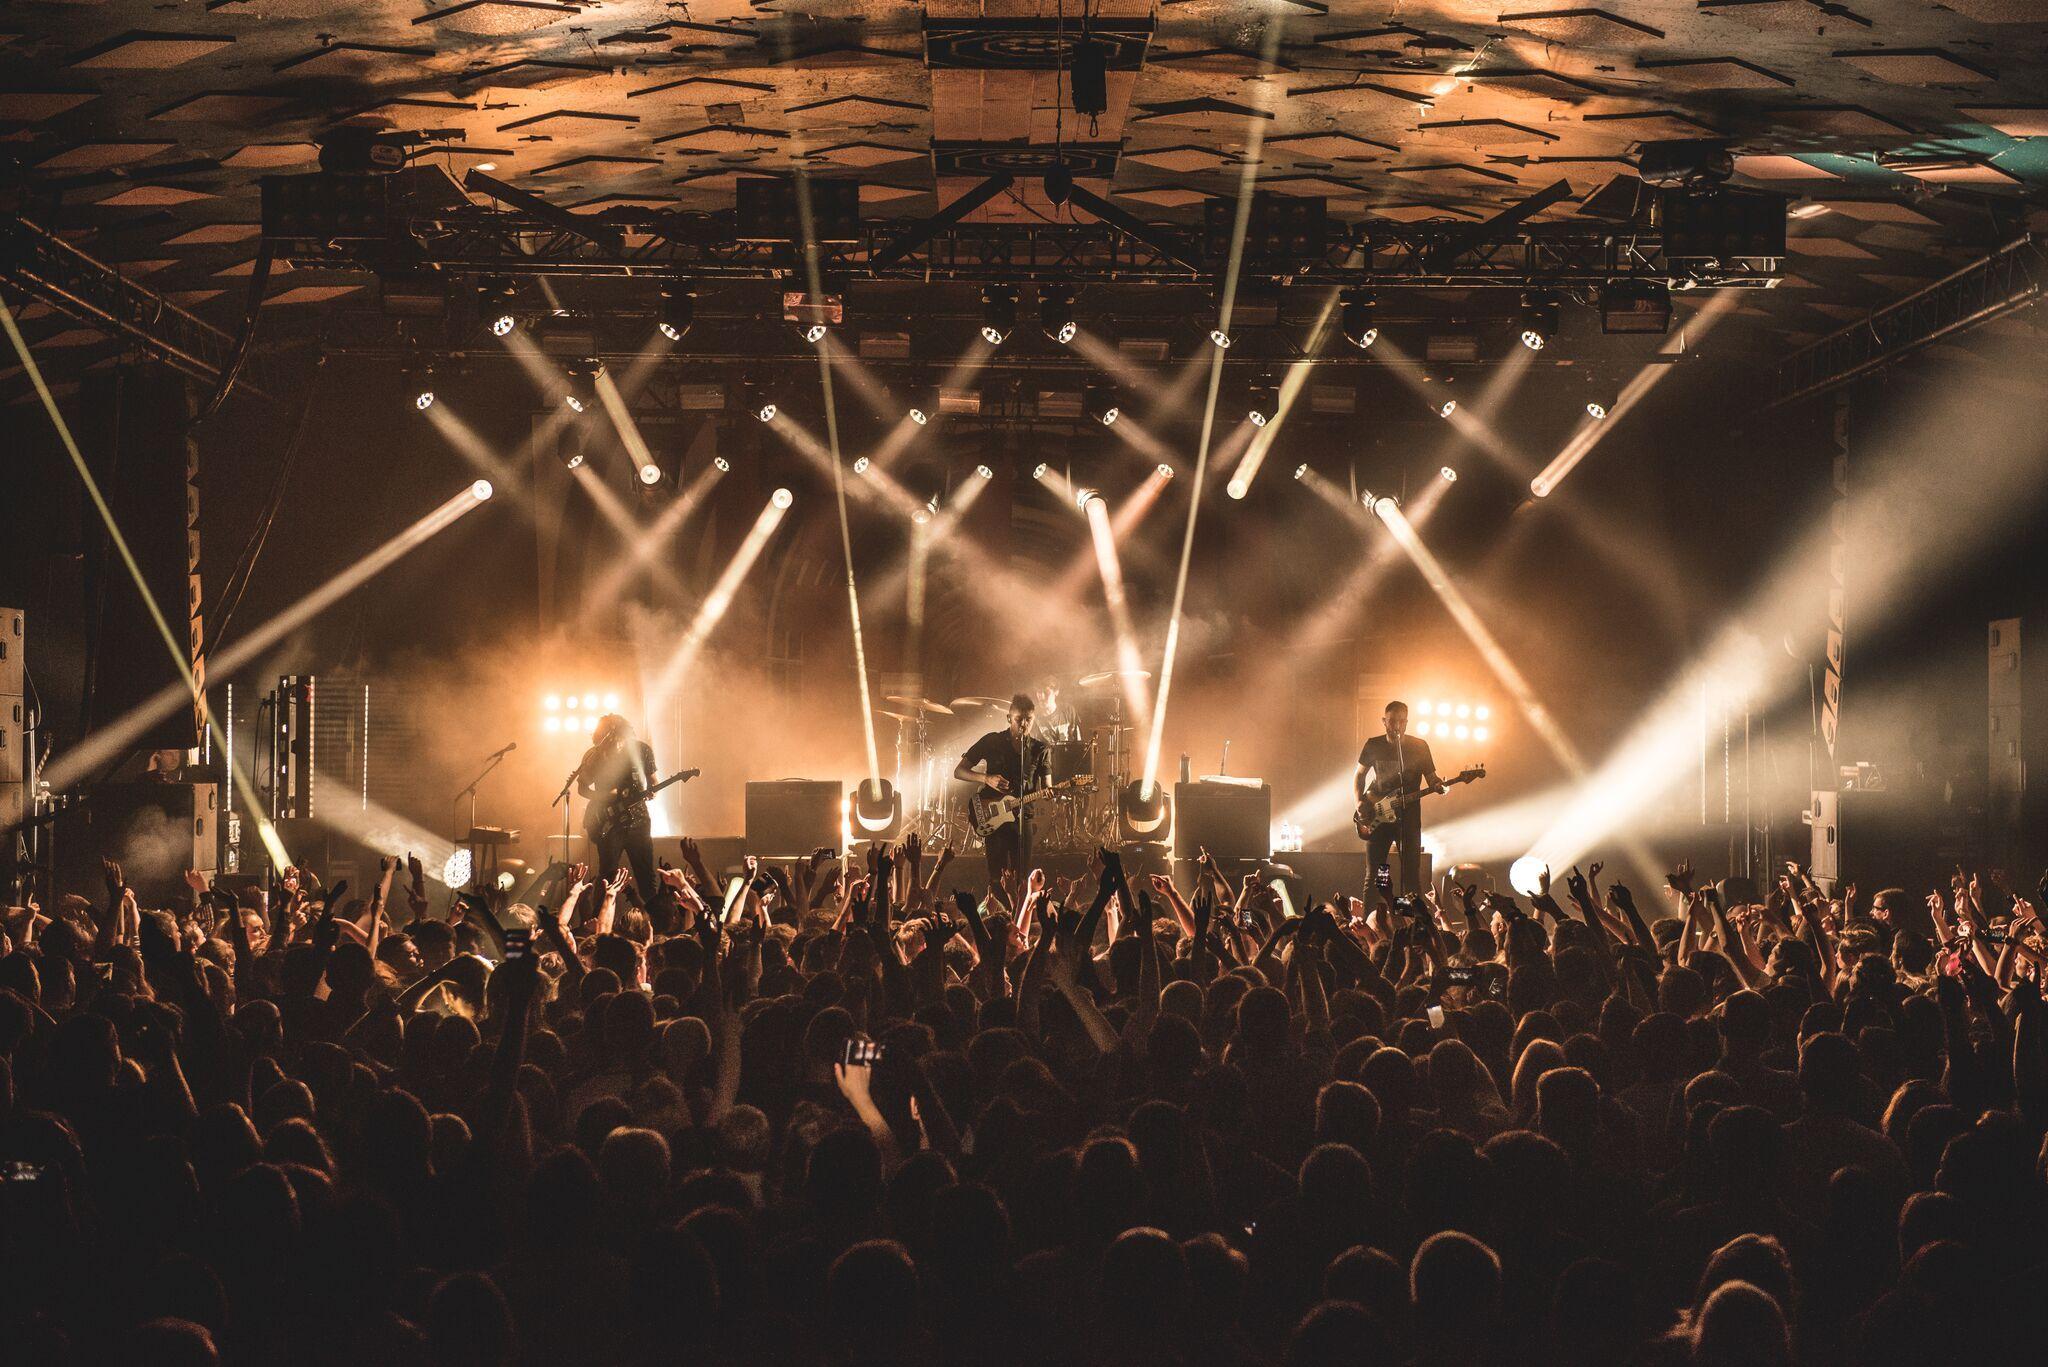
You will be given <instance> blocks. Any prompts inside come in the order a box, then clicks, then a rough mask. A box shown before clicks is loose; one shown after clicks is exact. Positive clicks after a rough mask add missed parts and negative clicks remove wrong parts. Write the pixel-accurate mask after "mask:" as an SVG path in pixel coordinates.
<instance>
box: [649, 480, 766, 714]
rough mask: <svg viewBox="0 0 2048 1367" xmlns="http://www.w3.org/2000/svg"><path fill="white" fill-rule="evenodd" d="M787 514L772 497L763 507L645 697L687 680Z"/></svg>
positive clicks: (658, 694) (663, 694)
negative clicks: (714, 631) (741, 585)
mask: <svg viewBox="0 0 2048 1367" xmlns="http://www.w3.org/2000/svg"><path fill="white" fill-rule="evenodd" d="M787 511H788V509H787V508H785V507H784V506H783V505H782V504H780V503H778V502H777V501H776V500H775V499H773V498H770V499H769V500H768V502H767V503H766V504H765V505H763V507H762V509H761V511H760V513H759V515H757V516H756V517H755V518H754V525H753V526H752V527H750V528H749V529H748V530H747V535H746V538H745V539H744V540H743V541H741V542H740V545H739V549H738V550H736V551H734V552H733V557H732V559H731V560H730V561H728V562H727V564H726V567H725V568H724V569H723V570H722V571H720V572H719V576H718V579H717V582H715V583H714V584H712V586H711V591H710V592H709V593H707V594H705V595H704V601H703V602H701V603H699V604H698V605H697V615H696V616H695V617H694V618H693V619H692V620H691V622H690V627H689V630H688V631H685V632H684V633H683V639H682V640H681V641H680V642H679V643H677V645H676V648H675V650H674V652H673V653H671V654H670V656H669V658H668V662H667V663H666V664H664V665H663V666H662V667H661V673H660V674H658V675H656V676H655V682H654V685H653V687H651V688H648V689H647V690H646V694H647V696H648V697H650V698H664V697H667V696H669V695H670V694H672V693H674V692H675V691H676V689H677V688H678V687H679V686H680V685H681V684H682V682H683V681H684V680H685V679H687V678H689V676H690V667H691V666H692V665H694V664H695V663H696V662H697V656H698V655H699V654H700V653H702V651H703V649H704V643H705V642H706V641H708V640H709V639H710V638H711V632H712V629H713V628H715V627H716V626H717V625H718V624H719V622H721V621H723V620H724V618H725V614H726V613H727V611H729V610H730V609H731V607H732V600H733V596H734V595H735V594H737V593H738V592H739V587H740V584H741V583H742V582H744V581H745V579H746V577H747V571H748V570H751V569H752V568H753V567H754V562H755V561H757V560H759V559H760V558H761V552H762V551H763V550H764V549H765V548H766V547H767V545H768V538H769V537H771V536H773V535H775V529H776V528H777V527H778V526H780V525H781V523H782V518H783V515H784V514H785V513H786V512H787Z"/></svg>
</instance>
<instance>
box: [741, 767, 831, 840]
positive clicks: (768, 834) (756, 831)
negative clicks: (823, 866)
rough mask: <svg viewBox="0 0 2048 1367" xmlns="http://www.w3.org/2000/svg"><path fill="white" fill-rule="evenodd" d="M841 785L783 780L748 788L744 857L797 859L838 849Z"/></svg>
mask: <svg viewBox="0 0 2048 1367" xmlns="http://www.w3.org/2000/svg"><path fill="white" fill-rule="evenodd" d="M844 796H845V788H844V785H842V784H839V783H836V782H833V781H832V780H830V779H807V778H786V779H781V780H778V781H776V782H773V783H749V784H748V785H747V853H748V854H752V855H759V856H761V857H762V858H770V859H796V858H799V857H801V856H803V855H807V854H809V853H810V852H811V851H812V850H815V849H817V848H819V847H820V846H830V847H831V848H832V849H835V850H836V849H838V848H839V825H840V804H841V802H842V801H843V799H844Z"/></svg>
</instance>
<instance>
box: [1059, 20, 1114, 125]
mask: <svg viewBox="0 0 2048 1367" xmlns="http://www.w3.org/2000/svg"><path fill="white" fill-rule="evenodd" d="M1067 79H1068V80H1069V81H1071V82H1072V83H1073V88H1074V112H1075V113H1076V114H1087V115H1090V116H1093V115H1097V114H1102V113H1105V112H1107V111H1108V109H1109V48H1108V47H1106V46H1105V45H1103V44H1101V43H1098V42H1096V41H1095V40H1094V39H1093V38H1090V37H1088V36H1086V35H1085V34H1084V35H1083V36H1082V38H1081V41H1080V42H1078V43H1076V44H1074V56H1073V61H1072V63H1071V64H1070V65H1069V66H1068V67H1067Z"/></svg>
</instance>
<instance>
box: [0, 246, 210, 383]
mask: <svg viewBox="0 0 2048 1367" xmlns="http://www.w3.org/2000/svg"><path fill="white" fill-rule="evenodd" d="M0 281H4V282H5V283H7V284H10V285H13V286H14V287H15V288H17V289H19V290H21V291H22V292H23V293H24V294H27V295H28V296H29V297H30V298H33V299H37V300H40V301H42V302H43V303H45V304H48V305H49V306H50V307H51V308H54V309H56V310H58V311H59V312H61V313H64V314H66V315H68V316H70V317H72V318H76V319H77V320H78V321H79V322H81V323H85V324H87V325H89V326H92V327H97V328H102V329H104V330H105V331H106V332H107V333H108V334H109V335H110V336H111V337H113V338H115V339H117V340H120V341H123V342H126V343H128V344H130V345H132V346H134V347H136V348H137V349H139V350H141V351H143V352H146V353H147V354H149V355H151V356H154V357H156V358H158V359H159V360H161V361H163V362H164V363H165V364H166V365H169V366H170V367H172V368H173V369H175V370H178V371H181V372H183V373H184V374H186V375H190V376H192V377H194V378H195V379H198V380H202V381H204V382H206V383H208V384H217V383H218V382H219V380H220V375H221V371H222V370H223V369H224V368H225V367H227V366H228V364H229V363H230V362H231V361H232V359H233V357H234V353H235V338H234V337H233V336H232V335H231V334H229V333H226V332H223V331H221V330H220V329H219V328H217V327H215V326H214V325H213V324H211V323H209V322H207V321H206V320H204V319H203V318H200V317H198V316H197V315H195V314H192V313H189V312H187V311H186V310H184V309H181V308H179V307H178V306H177V305H176V304H173V303H172V302H171V301H170V300H168V299H166V298H164V297H163V296H162V295H161V294H158V293H157V292H156V291H155V290H152V289H150V288H149V287H148V286H146V285H142V284H138V283H137V282H136V281H134V280H131V279H129V278H128V277H127V276H125V275H123V274H121V272H120V271H119V269H117V268H116V267H113V266H109V265H107V264H105V263H104V262H101V261H98V260H96V259H94V258H93V257H91V256H88V255H86V253H84V252H82V251H80V250H79V249H78V248H76V247H74V246H72V245H71V244H70V243H69V242H66V241H65V240H64V239H63V238H61V237H58V236H57V235H56V234H55V233H52V232H50V231H48V230H47V229H44V228H40V227H38V226H36V225H35V224H34V223H31V222H29V221H28V220H27V219H24V218H19V217H7V218H4V219H0ZM242 383H243V386H244V387H250V386H249V385H248V382H247V380H246V379H245V380H244V381H243V382H242Z"/></svg>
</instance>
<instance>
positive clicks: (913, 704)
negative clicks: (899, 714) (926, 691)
mask: <svg viewBox="0 0 2048 1367" xmlns="http://www.w3.org/2000/svg"><path fill="white" fill-rule="evenodd" d="M882 701H883V702H900V703H902V704H903V705H904V706H905V707H908V708H910V709H912V710H913V711H917V712H933V713H937V714H938V715H939V716H942V717H950V716H952V715H953V709H952V708H950V707H948V706H946V705H945V704H944V703H942V702H933V701H932V700H931V699H929V698H908V697H905V696H904V695H902V694H901V693H884V694H883V695H882Z"/></svg>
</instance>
